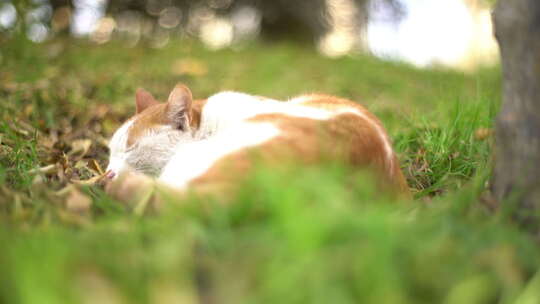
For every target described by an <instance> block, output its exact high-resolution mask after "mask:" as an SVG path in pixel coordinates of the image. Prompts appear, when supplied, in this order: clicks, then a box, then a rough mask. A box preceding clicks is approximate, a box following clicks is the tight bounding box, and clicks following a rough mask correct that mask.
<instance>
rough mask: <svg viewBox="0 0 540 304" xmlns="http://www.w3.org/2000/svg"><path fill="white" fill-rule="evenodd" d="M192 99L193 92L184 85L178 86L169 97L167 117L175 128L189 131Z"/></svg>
mask: <svg viewBox="0 0 540 304" xmlns="http://www.w3.org/2000/svg"><path fill="white" fill-rule="evenodd" d="M192 98H193V97H192V95H191V91H190V90H189V89H188V87H186V86H185V85H183V84H177V85H176V87H175V88H174V89H173V90H172V92H171V94H170V95H169V98H168V99H167V108H166V115H167V119H168V120H169V122H170V123H171V124H172V125H173V126H174V127H175V128H177V129H180V130H183V131H187V130H189V122H190V120H191V117H190V115H191V102H192Z"/></svg>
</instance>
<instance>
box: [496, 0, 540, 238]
mask: <svg viewBox="0 0 540 304" xmlns="http://www.w3.org/2000/svg"><path fill="white" fill-rule="evenodd" d="M493 20H494V24H495V36H496V38H497V41H498V42H499V48H500V51H501V60H502V69H503V104H502V109H501V112H500V113H499V116H498V117H497V121H496V130H495V131H496V142H495V151H494V152H495V159H494V160H495V168H494V176H493V180H492V184H491V187H492V191H493V194H494V196H495V199H497V201H498V202H499V203H500V204H503V205H504V204H506V206H508V204H515V205H513V206H515V209H514V210H515V213H514V215H515V216H516V218H517V219H518V220H520V221H521V222H522V223H524V224H526V225H527V226H529V227H530V228H532V229H534V230H536V231H540V230H539V229H538V228H540V221H539V219H540V1H538V0H499V1H498V3H497V6H496V8H495V12H494V14H493Z"/></svg>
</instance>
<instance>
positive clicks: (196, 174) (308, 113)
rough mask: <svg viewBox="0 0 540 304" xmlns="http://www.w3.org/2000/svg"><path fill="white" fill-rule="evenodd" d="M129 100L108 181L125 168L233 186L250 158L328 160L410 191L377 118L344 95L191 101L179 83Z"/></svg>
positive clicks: (172, 179)
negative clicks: (132, 109) (158, 95)
mask: <svg viewBox="0 0 540 304" xmlns="http://www.w3.org/2000/svg"><path fill="white" fill-rule="evenodd" d="M135 106H136V114H135V115H134V116H133V117H132V118H130V119H129V120H128V121H126V122H125V123H124V124H123V125H122V126H121V127H120V128H119V129H118V130H117V131H116V132H115V133H114V135H113V136H112V138H111V140H110V143H109V148H110V158H109V165H108V167H107V170H106V176H107V177H108V178H109V179H111V180H116V179H117V177H118V176H119V175H121V174H122V172H131V174H136V175H137V176H138V180H140V181H143V180H144V181H148V180H149V179H148V177H146V176H151V177H153V178H154V180H155V182H156V183H158V184H161V185H165V186H167V187H169V188H171V189H175V190H177V191H187V190H197V189H204V188H208V187H210V188H212V185H229V186H230V185H234V184H236V183H238V181H239V178H240V177H241V176H245V175H246V174H245V173H247V171H249V170H250V168H252V167H253V163H254V162H255V160H257V161H262V162H266V163H270V164H272V163H273V164H279V163H280V162H286V161H291V160H292V161H294V162H295V163H300V164H311V163H317V162H320V161H322V160H325V159H326V160H339V161H341V162H343V163H346V164H348V165H351V166H354V167H358V168H362V169H364V168H370V169H371V170H372V171H373V172H375V175H376V176H377V178H378V179H379V181H381V183H382V184H384V185H386V186H388V187H386V189H390V191H395V192H396V193H402V194H403V193H405V194H406V193H408V187H407V183H406V181H405V178H404V176H403V174H402V172H401V169H400V164H399V162H398V159H397V157H396V155H395V153H394V151H393V149H392V146H391V142H390V139H389V137H388V135H387V133H386V131H385V129H384V128H383V126H382V124H381V122H380V121H379V119H377V118H376V117H375V116H374V115H373V114H372V113H370V112H369V111H368V110H367V109H366V108H364V107H363V106H361V105H360V104H358V103H356V102H353V101H350V100H346V99H342V98H338V97H335V96H330V95H321V94H310V95H302V96H299V97H295V98H292V99H290V100H288V101H279V100H274V99H270V98H266V97H260V96H253V95H248V94H244V93H238V92H221V93H217V94H215V95H213V96H211V97H209V98H207V99H200V100H193V98H192V93H191V91H190V90H189V88H187V87H186V86H184V85H182V84H178V85H176V87H175V88H174V89H173V90H172V92H171V93H170V95H169V97H168V100H167V102H165V103H160V102H158V101H157V100H156V99H155V98H154V97H153V96H152V95H151V94H150V93H149V92H147V91H145V90H144V89H138V90H137V92H136V94H135ZM154 180H153V182H154ZM134 187H137V185H136V183H135V185H134Z"/></svg>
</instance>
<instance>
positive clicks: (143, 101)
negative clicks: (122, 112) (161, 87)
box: [135, 88, 159, 114]
mask: <svg viewBox="0 0 540 304" xmlns="http://www.w3.org/2000/svg"><path fill="white" fill-rule="evenodd" d="M156 104H159V102H158V101H157V100H156V99H155V98H154V96H152V94H150V93H149V92H148V91H146V90H145V89H141V88H139V89H137V92H135V107H136V109H137V110H136V113H137V114H139V113H141V112H142V111H144V110H145V109H146V108H148V107H151V106H153V105H156Z"/></svg>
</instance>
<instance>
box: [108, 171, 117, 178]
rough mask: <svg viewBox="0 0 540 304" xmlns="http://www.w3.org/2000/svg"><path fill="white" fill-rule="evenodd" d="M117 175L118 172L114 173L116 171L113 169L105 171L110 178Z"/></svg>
mask: <svg viewBox="0 0 540 304" xmlns="http://www.w3.org/2000/svg"><path fill="white" fill-rule="evenodd" d="M115 176H116V173H114V171H112V170H108V171H107V172H105V177H107V178H108V179H113V178H114V177H115Z"/></svg>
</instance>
